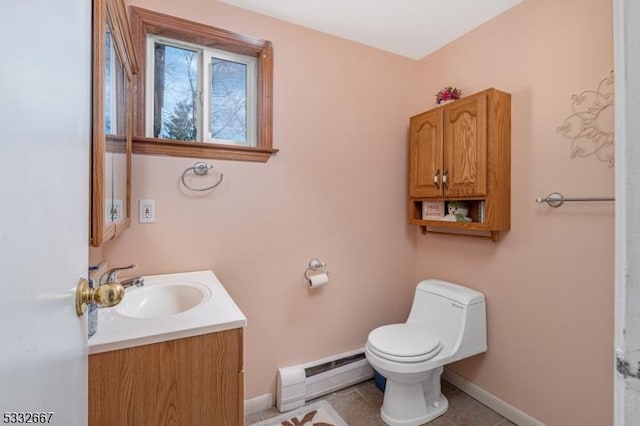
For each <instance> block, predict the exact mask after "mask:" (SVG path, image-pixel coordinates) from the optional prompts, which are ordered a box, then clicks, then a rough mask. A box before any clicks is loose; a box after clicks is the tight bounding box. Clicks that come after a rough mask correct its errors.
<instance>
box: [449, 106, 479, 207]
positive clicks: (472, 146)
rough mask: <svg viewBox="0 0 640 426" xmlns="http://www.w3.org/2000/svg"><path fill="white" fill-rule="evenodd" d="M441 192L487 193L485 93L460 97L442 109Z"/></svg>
mask: <svg viewBox="0 0 640 426" xmlns="http://www.w3.org/2000/svg"><path fill="white" fill-rule="evenodd" d="M442 173H443V179H444V181H445V182H446V184H444V186H445V189H444V194H445V196H447V197H461V196H482V195H486V193H487V94H486V93H480V94H478V95H475V96H470V97H468V98H466V99H461V100H459V101H456V102H454V103H452V104H449V105H447V107H445V108H444V170H443V172H442Z"/></svg>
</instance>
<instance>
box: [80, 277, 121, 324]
mask: <svg viewBox="0 0 640 426" xmlns="http://www.w3.org/2000/svg"><path fill="white" fill-rule="evenodd" d="M123 297H124V287H123V286H122V284H120V283H117V282H112V283H106V284H102V285H101V286H98V288H89V282H88V281H87V280H86V279H85V278H80V281H78V285H77V286H76V314H78V316H79V317H81V316H82V315H84V313H85V312H86V311H87V305H88V304H89V303H97V304H98V305H100V306H104V307H108V306H115V305H117V304H118V303H120V301H121V300H122V298H123Z"/></svg>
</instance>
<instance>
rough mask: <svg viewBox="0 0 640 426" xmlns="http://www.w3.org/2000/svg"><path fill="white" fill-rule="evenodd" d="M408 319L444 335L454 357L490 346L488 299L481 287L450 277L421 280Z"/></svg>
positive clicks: (442, 339) (445, 344)
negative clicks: (487, 316) (472, 287)
mask: <svg viewBox="0 0 640 426" xmlns="http://www.w3.org/2000/svg"><path fill="white" fill-rule="evenodd" d="M407 322H408V323H413V324H416V325H418V326H420V327H421V328H423V329H425V330H427V331H428V332H430V333H431V334H433V335H435V336H438V337H440V341H441V343H442V344H443V346H444V348H443V349H444V350H445V351H450V353H451V355H453V359H452V361H455V360H456V359H461V358H464V357H468V356H471V355H474V354H477V353H481V352H484V351H486V350H487V320H486V308H485V299H484V295H483V294H482V293H480V292H479V291H476V290H473V289H470V288H467V287H464V286H461V285H459V284H454V283H450V282H447V281H441V280H435V279H430V280H424V281H421V282H420V283H419V284H418V286H417V287H416V292H415V295H414V298H413V305H412V307H411V312H410V313H409V318H408V319H407Z"/></svg>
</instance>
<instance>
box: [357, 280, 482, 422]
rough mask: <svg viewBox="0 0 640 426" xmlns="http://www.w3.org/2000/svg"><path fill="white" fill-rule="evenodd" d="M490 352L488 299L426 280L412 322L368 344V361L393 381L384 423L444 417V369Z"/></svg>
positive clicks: (378, 332)
mask: <svg viewBox="0 0 640 426" xmlns="http://www.w3.org/2000/svg"><path fill="white" fill-rule="evenodd" d="M486 350H487V321H486V309H485V300H484V295H483V294H482V293H480V292H478V291H475V290H472V289H470V288H466V287H463V286H461V285H458V284H453V283H450V282H446V281H441V280H434V279H430V280H424V281H421V282H420V283H419V284H418V286H417V287H416V291H415V295H414V299H413V305H412V306H411V312H410V313H409V317H408V319H407V322H406V323H402V324H389V325H384V326H382V327H378V328H376V329H375V330H373V331H372V332H371V333H369V337H368V338H367V344H366V345H365V354H366V357H367V360H368V361H369V363H370V364H371V366H372V367H373V368H374V369H375V370H376V371H378V372H379V373H380V374H381V375H382V376H384V377H385V378H386V379H387V383H386V387H385V393H384V401H383V403H382V408H381V410H380V415H381V417H382V420H383V421H384V422H385V423H387V424H388V425H390V426H418V425H422V424H425V423H427V422H429V421H431V420H433V419H435V418H436V417H438V416H440V415H442V414H444V413H445V412H446V411H447V408H448V407H449V403H448V402H447V399H446V398H445V397H444V395H442V393H441V392H440V376H441V375H442V370H443V366H444V365H445V364H448V363H451V362H454V361H458V360H460V359H463V358H468V357H470V356H472V355H476V354H479V353H482V352H485V351H486Z"/></svg>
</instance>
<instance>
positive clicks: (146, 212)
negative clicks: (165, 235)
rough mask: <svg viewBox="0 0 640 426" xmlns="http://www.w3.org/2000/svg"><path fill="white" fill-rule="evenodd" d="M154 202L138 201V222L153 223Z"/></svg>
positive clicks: (154, 218) (154, 219) (154, 215)
mask: <svg viewBox="0 0 640 426" xmlns="http://www.w3.org/2000/svg"><path fill="white" fill-rule="evenodd" d="M155 221H156V200H138V222H139V223H155Z"/></svg>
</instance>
